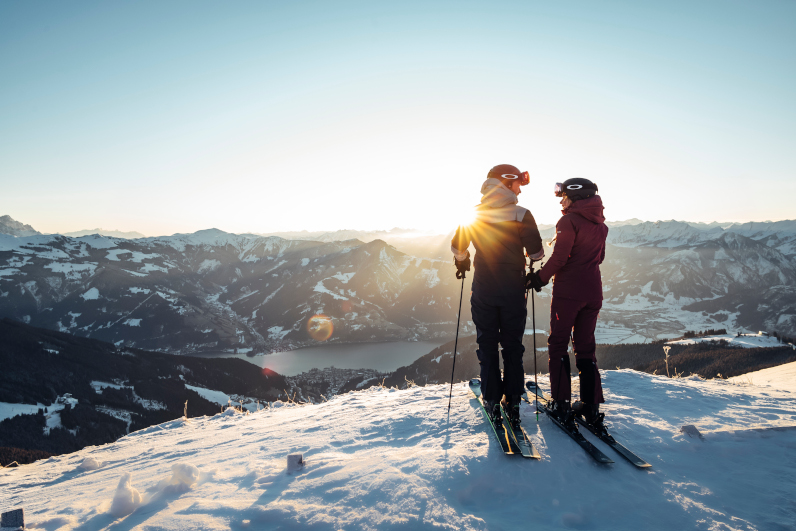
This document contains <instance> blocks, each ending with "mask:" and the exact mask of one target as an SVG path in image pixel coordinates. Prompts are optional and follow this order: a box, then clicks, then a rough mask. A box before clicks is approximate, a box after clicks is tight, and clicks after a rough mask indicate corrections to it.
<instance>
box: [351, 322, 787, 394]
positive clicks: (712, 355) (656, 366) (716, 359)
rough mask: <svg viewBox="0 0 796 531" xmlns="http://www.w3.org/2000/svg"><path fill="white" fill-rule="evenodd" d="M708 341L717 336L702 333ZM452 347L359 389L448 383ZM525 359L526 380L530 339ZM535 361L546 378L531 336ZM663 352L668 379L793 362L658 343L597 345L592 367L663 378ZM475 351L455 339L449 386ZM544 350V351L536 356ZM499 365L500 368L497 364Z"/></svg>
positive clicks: (539, 338)
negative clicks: (456, 345)
mask: <svg viewBox="0 0 796 531" xmlns="http://www.w3.org/2000/svg"><path fill="white" fill-rule="evenodd" d="M707 332H708V334H709V335H714V334H716V333H718V332H719V331H716V330H711V331H707ZM453 344H454V342H453V341H450V342H448V343H445V344H444V345H441V346H439V347H437V348H436V349H434V350H433V351H431V352H430V353H428V354H426V355H425V356H422V357H421V358H419V359H418V360H417V361H415V362H414V363H412V364H411V365H409V366H406V367H401V368H399V369H398V370H396V371H395V372H393V373H391V374H389V375H388V376H387V377H386V378H384V379H383V380H381V381H378V382H376V381H371V382H369V383H368V384H367V385H366V386H365V387H370V386H372V385H381V384H382V382H383V385H385V386H387V387H393V386H394V387H398V388H405V387H407V386H409V385H412V384H415V385H428V384H439V383H446V382H449V381H450V378H451V368H452V365H453V358H452V355H451V353H452V352H453ZM523 345H524V346H525V355H524V357H523V366H524V369H525V373H526V374H533V369H534V365H533V348H532V347H533V337H532V336H525V337H524V339H523ZM536 345H537V359H536V369H537V371H538V372H539V373H541V374H546V373H547V372H548V370H547V367H548V365H547V363H548V352H547V350H546V348H547V337H546V336H545V335H542V334H537V335H536ZM664 346H669V347H671V348H670V350H669V370H670V373H671V374H672V376H674V374H675V373H674V371H675V367H676V370H677V372H678V373H681V374H682V375H685V376H688V375H691V374H698V375H700V376H702V377H704V378H715V377H716V376H717V375H719V374H721V376H723V377H730V376H736V375H739V374H745V373H747V372H752V371H757V370H760V369H764V368H768V367H773V366H776V365H780V364H782V363H789V362H790V361H796V351H794V350H793V349H792V347H790V346H782V347H772V348H742V347H734V346H730V344H729V343H728V342H727V341H710V342H701V343H695V344H693V345H677V344H675V345H666V344H665V342H664V341H658V342H655V343H640V344H629V345H599V344H598V345H597V364H598V366H599V367H600V368H601V369H609V370H613V369H634V370H637V371H642V372H649V373H653V372H657V374H666V364H665V361H664V360H665V352H664V350H663V347H664ZM477 348H478V345H477V343H476V342H475V336H469V337H463V338H459V346H458V351H459V355H458V356H457V357H456V369H455V372H454V375H453V381H454V382H461V381H463V380H469V379H470V378H477V377H478V376H479V374H480V365H479V364H478V357H477V356H476V349H477ZM539 349H545V350H539ZM569 356H570V367H572V372H573V375H574V374H577V367H576V365H575V356H574V354H573V353H572V352H571V351H570V352H569ZM501 364H502V362H501ZM361 381H362V379H361V378H360V379H355V380H351V381H350V382H348V383H347V384H346V386H345V387H343V388H342V389H341V390H340V392H341V393H344V392H347V391H351V390H354V389H357V385H358V384H359V383H361Z"/></svg>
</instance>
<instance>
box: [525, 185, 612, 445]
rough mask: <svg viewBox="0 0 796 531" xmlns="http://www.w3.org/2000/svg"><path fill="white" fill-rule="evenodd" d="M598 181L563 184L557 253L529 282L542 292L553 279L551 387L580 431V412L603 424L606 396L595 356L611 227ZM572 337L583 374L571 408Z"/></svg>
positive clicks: (557, 408)
mask: <svg viewBox="0 0 796 531" xmlns="http://www.w3.org/2000/svg"><path fill="white" fill-rule="evenodd" d="M597 191H598V190H597V185H596V184H595V183H593V182H591V181H589V180H588V179H581V178H575V179H568V180H567V181H565V182H564V183H557V184H556V188H555V194H556V196H558V197H561V198H562V199H561V206H562V207H563V210H562V211H561V213H562V214H563V216H562V217H561V219H560V220H558V223H557V224H556V236H555V242H556V243H555V249H554V250H553V255H552V256H551V257H550V259H549V260H548V261H547V263H546V264H545V265H544V267H542V269H541V270H540V271H539V272H533V273H529V274H528V277H527V282H526V286H527V287H529V288H533V289H535V290H536V291H537V292H538V291H540V290H541V289H542V287H543V286H545V285H547V283H548V282H549V281H550V279H551V278H552V279H553V299H552V302H551V304H550V336H549V337H548V339H547V345H548V348H549V351H548V353H549V356H550V358H549V368H550V388H551V392H552V393H551V394H552V396H553V400H554V401H555V402H554V404H553V412H554V414H555V415H556V416H557V417H558V418H559V420H561V421H562V422H564V423H566V424H567V425H568V426H569V427H571V428H574V429H575V430H577V424H576V423H575V419H574V415H581V416H583V417H584V419H585V420H586V422H588V423H590V424H592V425H594V426H595V427H597V428H601V427H602V421H603V418H604V415H603V414H601V413H600V412H599V407H600V403H602V402H605V400H604V399H603V391H602V384H601V382H600V373H599V371H598V370H597V358H596V356H595V351H596V343H595V340H594V329H595V327H596V325H597V317H598V316H599V313H600V308H602V301H603V290H602V280H601V278H600V264H601V263H602V262H603V260H604V259H605V238H606V236H607V235H608V227H606V225H605V217H604V216H603V203H602V200H601V199H600V196H599V195H597ZM570 335H571V338H572V348H573V350H574V351H575V360H576V361H575V364H576V366H577V368H578V374H579V376H580V401H578V402H575V403H574V404H572V406H571V407H570V403H569V401H570V398H571V393H572V390H571V382H570V376H569V374H570V371H571V368H570V364H569V363H570V362H569V354H568V353H567V348H568V347H569V340H570Z"/></svg>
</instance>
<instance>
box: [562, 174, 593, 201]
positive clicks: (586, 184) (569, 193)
mask: <svg viewBox="0 0 796 531" xmlns="http://www.w3.org/2000/svg"><path fill="white" fill-rule="evenodd" d="M597 192H598V189H597V183H593V182H591V181H590V180H588V179H584V178H582V177H574V178H572V179H567V180H566V181H564V182H563V183H556V187H555V194H556V196H557V197H564V196H566V197H568V198H569V199H570V200H572V201H577V200H578V199H588V198H590V197H592V196H594V195H595V194H597Z"/></svg>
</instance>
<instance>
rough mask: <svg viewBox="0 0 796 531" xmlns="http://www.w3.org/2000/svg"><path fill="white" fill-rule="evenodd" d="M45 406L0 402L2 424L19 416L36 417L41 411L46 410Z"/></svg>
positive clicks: (0, 420)
mask: <svg viewBox="0 0 796 531" xmlns="http://www.w3.org/2000/svg"><path fill="white" fill-rule="evenodd" d="M45 407H47V406H45V405H42V404H13V403H9V402H0V422H2V421H4V420H5V419H10V418H12V417H16V416H17V415H34V414H36V413H37V412H38V411H39V409H44V408H45Z"/></svg>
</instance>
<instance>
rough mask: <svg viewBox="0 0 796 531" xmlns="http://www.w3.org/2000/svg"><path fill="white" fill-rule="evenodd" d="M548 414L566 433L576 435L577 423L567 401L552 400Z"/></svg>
mask: <svg viewBox="0 0 796 531" xmlns="http://www.w3.org/2000/svg"><path fill="white" fill-rule="evenodd" d="M550 412H551V413H552V414H553V416H554V417H555V418H556V420H558V422H560V423H561V424H562V425H563V426H564V428H566V429H567V430H568V431H571V432H574V433H578V423H577V422H575V414H574V412H573V411H572V408H571V407H570V406H569V400H554V401H553V402H552V407H551V408H550Z"/></svg>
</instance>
